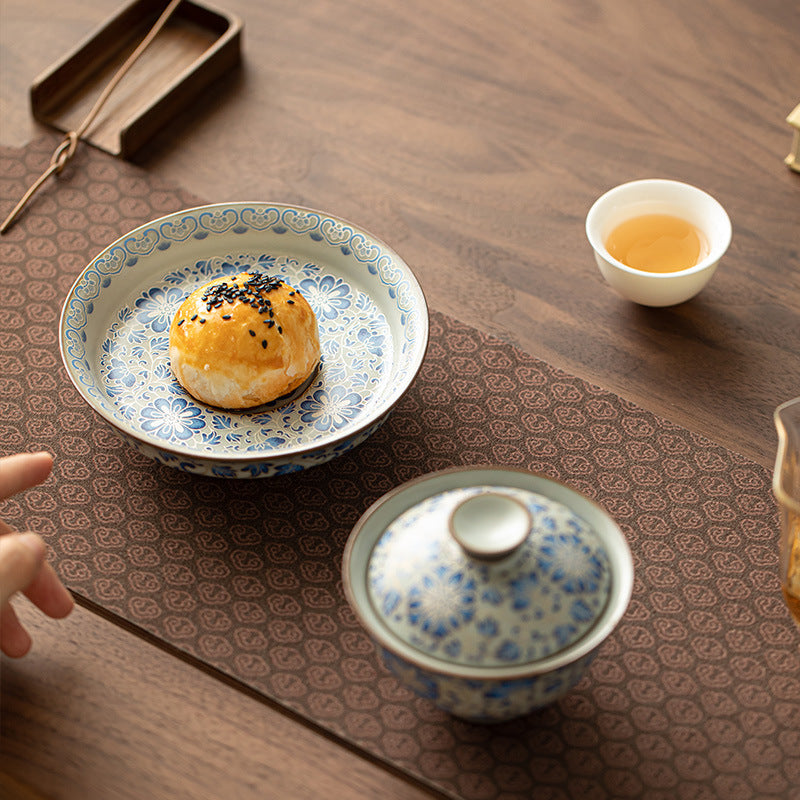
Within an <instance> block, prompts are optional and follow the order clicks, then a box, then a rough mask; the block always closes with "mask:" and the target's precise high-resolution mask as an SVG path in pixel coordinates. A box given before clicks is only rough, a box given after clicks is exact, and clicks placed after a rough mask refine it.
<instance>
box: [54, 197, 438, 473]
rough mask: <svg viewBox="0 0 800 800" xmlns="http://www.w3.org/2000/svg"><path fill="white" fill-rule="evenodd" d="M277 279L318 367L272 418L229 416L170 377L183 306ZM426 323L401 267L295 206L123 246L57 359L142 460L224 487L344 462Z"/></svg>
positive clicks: (78, 308)
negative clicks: (221, 286) (306, 326)
mask: <svg viewBox="0 0 800 800" xmlns="http://www.w3.org/2000/svg"><path fill="white" fill-rule="evenodd" d="M244 270H248V271H258V272H265V273H268V274H270V275H276V276H279V277H281V278H283V279H284V280H286V281H287V283H290V284H291V285H292V286H294V287H295V288H297V289H299V290H300V291H301V292H302V294H303V295H304V296H305V298H306V299H307V300H308V302H309V304H310V305H311V307H312V308H313V309H314V312H315V314H316V316H317V321H318V325H319V335H320V344H321V349H322V359H321V364H320V368H319V370H318V372H317V373H316V375H315V376H314V377H313V379H312V381H311V382H310V384H309V385H307V386H306V387H304V389H303V391H302V392H300V393H299V394H298V395H296V396H295V397H293V398H292V399H291V400H290V401H289V402H287V403H285V404H282V405H278V406H276V407H270V406H265V407H259V408H256V409H250V410H245V411H226V410H222V409H218V408H213V407H211V406H207V405H205V404H203V403H199V402H198V401H196V400H195V399H194V398H193V397H191V396H190V395H189V394H187V393H186V391H185V390H184V389H183V388H182V387H181V386H180V384H179V383H178V382H177V380H176V379H175V377H174V376H173V374H172V372H171V369H170V365H169V354H168V344H169V326H170V323H171V321H172V317H173V315H174V314H175V312H176V311H177V309H178V307H179V306H180V304H181V303H182V302H183V300H184V299H185V298H186V297H187V296H188V295H189V294H190V293H191V292H192V291H194V289H196V288H197V287H199V286H201V285H203V284H205V283H208V282H209V281H210V280H212V279H214V278H216V277H218V276H221V275H233V274H236V273H238V272H242V271H244ZM427 341H428V310H427V305H426V303H425V298H424V295H423V293H422V291H421V289H420V287H419V284H418V283H417V280H416V278H415V277H414V275H413V273H412V272H411V270H410V269H409V267H408V266H407V265H406V264H405V263H404V262H403V261H402V260H401V259H400V258H399V256H397V254H396V253H394V252H393V251H392V250H390V249H389V248H388V247H387V246H386V245H384V244H383V243H382V242H380V241H378V240H377V239H375V238H374V237H373V236H371V235H370V234H368V233H366V232H364V231H362V230H360V229H358V228H357V227H355V226H353V225H351V224H350V223H347V222H345V221H343V220H341V219H338V218H335V217H332V216H329V215H327V214H323V213H321V212H318V211H312V210H310V209H304V208H298V207H294V206H285V205H276V204H261V203H231V204H219V205H213V206H204V207H201V208H194V209H188V210H185V211H180V212H178V213H176V214H172V215H170V216H167V217H163V218H162V219H158V220H155V221H153V222H150V223H147V224H146V225H143V226H141V227H139V228H137V229H135V230H133V231H131V232H130V233H129V234H127V235H125V236H123V237H122V238H120V239H118V240H117V241H116V242H114V243H113V244H112V245H110V246H109V247H108V248H106V249H105V250H104V251H103V252H102V253H100V255H98V256H97V257H96V258H95V259H94V260H93V261H92V262H91V263H90V264H89V265H88V266H87V267H86V269H85V270H84V271H83V272H82V274H81V275H80V277H79V278H78V280H77V281H76V282H75V285H74V286H73V287H72V289H71V290H70V292H69V294H68V296H67V298H66V301H65V303H64V307H63V310H62V315H61V324H60V343H61V354H62V359H63V361H64V365H65V367H66V369H67V373H68V375H69V377H70V379H71V380H72V382H73V384H74V385H75V386H76V387H77V389H78V391H79V392H80V393H81V395H82V396H83V398H84V399H85V400H86V402H87V403H89V405H90V406H91V407H92V408H93V409H94V410H95V411H96V412H97V413H98V414H100V416H101V417H103V418H104V419H105V420H106V421H107V422H109V423H110V424H111V425H112V426H113V427H114V428H115V429H116V430H117V431H118V432H119V433H120V434H122V435H123V436H124V437H125V438H126V439H127V440H128V441H129V442H130V443H131V444H133V445H134V446H135V447H136V448H137V449H138V450H140V451H141V452H143V453H145V454H146V455H148V456H150V457H152V458H155V459H156V460H158V461H160V462H162V463H164V464H168V465H170V466H173V467H177V468H179V469H182V470H185V471H188V472H195V473H198V474H204V475H213V476H219V477H236V478H243V477H268V476H271V475H276V474H282V473H286V472H292V471H296V470H299V469H304V468H306V467H309V466H313V465H315V464H319V463H322V462H324V461H327V460H329V459H331V458H333V457H335V456H337V455H339V454H341V453H344V452H346V451H348V450H350V449H351V448H352V447H355V446H356V445H357V444H359V443H360V442H362V441H363V440H364V439H365V438H366V437H367V436H369V435H370V434H371V433H372V432H373V431H374V430H375V429H376V428H377V427H378V426H379V425H380V424H381V423H382V422H383V421H384V419H385V418H386V416H387V414H388V413H389V412H390V411H391V409H392V408H393V407H394V405H395V404H396V403H397V401H398V400H399V399H400V398H401V397H402V396H403V394H404V393H405V391H406V390H407V389H408V387H409V386H410V384H411V382H412V381H413V380H414V378H415V376H416V374H417V372H418V370H419V368H420V366H421V364H422V359H423V358H424V355H425V349H426V346H427Z"/></svg>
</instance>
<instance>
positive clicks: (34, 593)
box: [24, 561, 75, 619]
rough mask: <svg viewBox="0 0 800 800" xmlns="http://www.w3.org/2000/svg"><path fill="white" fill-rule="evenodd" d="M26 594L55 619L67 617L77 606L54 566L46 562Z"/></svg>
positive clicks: (25, 591)
mask: <svg viewBox="0 0 800 800" xmlns="http://www.w3.org/2000/svg"><path fill="white" fill-rule="evenodd" d="M24 594H25V597H27V598H28V600H30V601H31V602H32V603H33V604H34V605H35V606H36V607H37V608H39V609H40V610H41V611H42V612H43V613H45V614H47V616H48V617H53V618H55V619H61V618H62V617H66V616H67V614H69V612H70V611H72V608H73V606H74V605H75V601H74V600H73V599H72V595H71V594H70V593H69V592H68V591H67V589H66V588H65V587H64V584H63V583H61V581H60V580H59V578H58V575H56V571H55V570H54V569H53V567H52V565H50V564H48V563H47V562H46V561H45V562H44V564H42V567H41V569H40V570H39V572H38V573H37V574H36V576H35V577H34V579H33V581H32V582H31V583H30V584H29V585H28V587H27V588H26V589H25V590H24Z"/></svg>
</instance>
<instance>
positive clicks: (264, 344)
mask: <svg viewBox="0 0 800 800" xmlns="http://www.w3.org/2000/svg"><path fill="white" fill-rule="evenodd" d="M261 346H262V347H263V348H264V349H265V350H266V349H267V340H266V339H262V340H261Z"/></svg>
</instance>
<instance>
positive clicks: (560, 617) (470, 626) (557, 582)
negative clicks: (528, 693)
mask: <svg viewBox="0 0 800 800" xmlns="http://www.w3.org/2000/svg"><path fill="white" fill-rule="evenodd" d="M487 491H490V492H494V493H498V494H503V495H506V496H508V497H511V498H513V499H515V500H518V501H519V502H520V503H522V504H523V505H524V506H525V507H526V508H527V509H528V511H529V513H530V516H531V520H532V526H531V530H530V532H529V534H528V537H527V538H526V539H525V541H524V542H523V543H522V544H521V545H520V546H519V547H518V548H517V549H516V550H515V551H514V552H513V553H512V554H511V555H509V556H507V557H506V558H503V559H502V560H500V561H496V562H491V561H484V560H480V559H477V558H473V557H471V556H469V555H468V554H467V553H465V552H464V550H462V548H461V546H460V545H459V544H458V542H457V541H456V540H455V539H454V538H453V537H452V536H451V535H450V532H449V529H448V522H449V518H450V515H451V514H452V512H453V511H454V510H455V508H456V507H457V506H458V505H459V504H460V503H462V502H463V501H464V500H466V499H467V498H469V497H472V496H475V495H477V494H480V493H483V492H487ZM610 584H611V570H610V566H609V562H608V557H607V555H606V552H605V550H604V548H603V546H602V544H601V543H600V542H599V540H598V539H597V537H596V535H595V533H594V531H593V530H592V528H591V527H590V526H589V525H588V524H587V523H586V522H585V521H584V520H582V519H581V518H580V517H579V516H578V515H577V514H575V513H574V512H573V511H572V510H570V509H568V508H567V507H566V506H564V505H562V504H561V503H558V502H557V501H554V500H551V499H549V498H546V497H544V496H542V495H538V494H535V493H532V492H526V491H522V490H518V489H513V488H510V487H464V488H460V489H452V490H449V491H446V492H442V493H440V494H438V495H435V496H433V497H430V498H428V499H427V500H425V501H423V502H422V503H420V504H418V505H417V506H414V507H412V508H411V509H409V510H408V511H406V512H405V513H403V514H401V515H400V516H399V517H398V518H397V519H396V520H395V521H394V522H393V523H392V524H391V525H389V527H388V528H387V530H386V531H385V533H384V534H383V535H382V536H381V538H380V540H379V541H378V542H377V544H376V545H375V548H374V550H373V552H372V556H371V559H370V563H369V571H368V586H369V592H370V598H371V601H372V604H373V606H374V608H375V609H376V610H378V612H379V614H380V617H381V621H382V623H383V624H384V625H385V626H386V627H387V628H388V629H389V630H391V631H392V633H393V634H394V635H396V636H397V637H398V638H399V639H401V640H402V641H404V642H407V643H408V644H410V645H411V646H412V647H414V648H416V649H417V650H419V651H421V652H423V653H425V654H427V655H432V656H436V657H437V658H439V659H442V660H443V661H447V662H452V663H458V664H465V665H470V666H481V667H496V666H504V665H511V664H525V663H531V662H535V661H538V660H540V659H544V658H547V657H548V656H551V655H554V654H555V653H558V652H559V651H561V650H563V649H564V648H565V647H567V646H569V645H570V644H572V643H574V642H575V641H577V640H578V639H580V638H581V637H582V636H583V635H584V634H585V633H587V632H588V630H589V629H590V628H591V627H592V626H593V625H594V623H595V621H596V620H597V619H598V617H599V616H600V614H601V613H602V611H603V609H604V607H605V604H606V602H607V600H608V596H609V592H610Z"/></svg>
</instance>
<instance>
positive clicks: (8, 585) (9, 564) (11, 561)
mask: <svg viewBox="0 0 800 800" xmlns="http://www.w3.org/2000/svg"><path fill="white" fill-rule="evenodd" d="M45 555H46V548H45V544H44V541H42V539H41V537H39V536H37V535H36V534H35V533H12V534H9V535H8V536H2V537H0V607H4V606H5V604H6V603H7V602H8V601H9V598H10V597H11V596H12V595H13V594H15V593H16V592H21V591H22V590H23V589H27V588H28V586H30V584H31V583H32V582H33V579H34V578H35V577H36V575H37V573H38V572H39V570H40V569H41V566H42V564H44V559H45Z"/></svg>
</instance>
